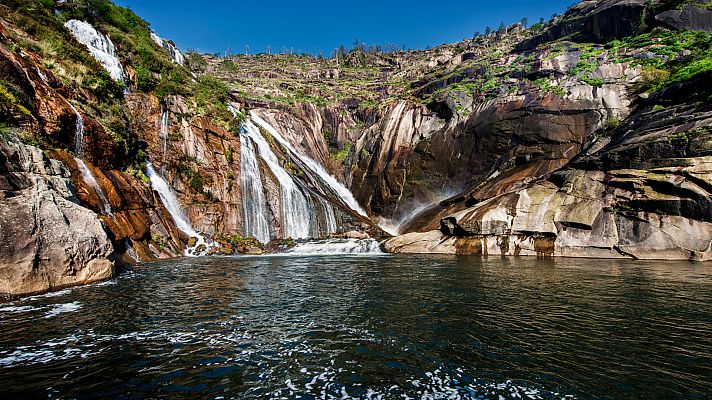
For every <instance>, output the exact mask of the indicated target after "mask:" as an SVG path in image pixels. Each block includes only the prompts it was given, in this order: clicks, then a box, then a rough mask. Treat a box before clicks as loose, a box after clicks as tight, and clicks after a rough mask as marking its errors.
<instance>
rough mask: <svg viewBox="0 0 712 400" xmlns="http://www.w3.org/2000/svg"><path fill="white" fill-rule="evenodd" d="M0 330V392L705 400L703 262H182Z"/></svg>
mask: <svg viewBox="0 0 712 400" xmlns="http://www.w3.org/2000/svg"><path fill="white" fill-rule="evenodd" d="M0 321H1V322H0V392H2V393H4V396H3V397H4V398H48V397H51V398H105V397H119V398H145V397H168V398H247V399H251V398H254V399H258V398H260V399H261V398H304V399H309V398H348V397H358V398H372V399H376V398H383V399H389V398H485V399H502V398H505V399H508V398H524V399H527V398H532V399H539V398H544V399H549V398H556V399H561V398H580V399H591V398H598V399H621V398H626V399H648V398H656V399H657V398H661V399H662V398H691V399H692V398H694V399H702V398H710V397H712V386H711V385H710V377H711V376H712V334H711V333H712V268H710V266H708V265H706V264H692V263H666V262H654V263H653V262H632V261H610V260H609V261H607V260H572V259H556V260H536V259H533V258H499V257H491V258H480V257H454V256H453V257H435V256H391V255H361V256H345V255H337V256H334V255H327V256H320V257H309V256H304V255H299V256H272V257H247V256H243V257H212V258H183V259H180V260H173V261H166V262H158V263H149V264H143V265H140V266H137V267H135V268H134V269H133V270H132V271H129V272H126V273H123V274H121V275H120V276H119V277H118V278H116V279H114V280H112V281H109V282H105V283H102V284H95V285H90V286H86V287H79V288H74V289H69V290H64V291H61V292H58V293H52V294H49V295H43V296H36V297H32V298H27V299H23V300H19V301H14V302H9V303H3V304H0Z"/></svg>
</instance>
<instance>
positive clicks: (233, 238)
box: [215, 234, 262, 247]
mask: <svg viewBox="0 0 712 400" xmlns="http://www.w3.org/2000/svg"><path fill="white" fill-rule="evenodd" d="M215 240H216V241H217V242H218V243H229V244H231V245H233V246H235V247H243V246H255V247H262V243H260V242H259V240H257V239H255V238H253V237H244V236H240V235H224V234H223V235H218V236H217V237H216V238H215Z"/></svg>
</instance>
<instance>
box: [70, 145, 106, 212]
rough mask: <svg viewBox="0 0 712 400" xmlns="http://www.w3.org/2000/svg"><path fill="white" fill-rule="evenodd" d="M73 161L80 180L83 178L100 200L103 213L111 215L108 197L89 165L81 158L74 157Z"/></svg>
mask: <svg viewBox="0 0 712 400" xmlns="http://www.w3.org/2000/svg"><path fill="white" fill-rule="evenodd" d="M74 161H75V162H76V163H77V168H79V172H81V174H82V180H84V182H86V183H87V185H89V187H91V188H92V190H93V191H94V193H96V196H97V197H99V200H101V204H102V207H103V209H104V215H108V216H111V215H112V214H111V203H109V199H108V198H107V197H106V194H105V193H104V190H103V189H102V188H101V186H100V185H99V182H97V181H96V177H95V176H94V174H93V173H92V172H91V170H90V169H89V167H87V165H86V164H85V163H84V161H83V160H82V159H80V158H77V157H74Z"/></svg>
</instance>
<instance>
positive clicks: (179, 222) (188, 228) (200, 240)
mask: <svg viewBox="0 0 712 400" xmlns="http://www.w3.org/2000/svg"><path fill="white" fill-rule="evenodd" d="M146 175H147V176H148V178H149V179H150V180H151V187H152V188H153V190H155V191H156V192H158V195H159V196H160V198H161V202H162V203H163V205H164V206H165V207H166V210H168V212H169V213H170V214H171V217H172V218H173V222H175V224H176V227H177V228H178V229H180V230H181V231H183V233H185V234H186V235H188V236H189V237H192V238H195V239H196V240H197V242H196V243H195V246H193V247H189V248H187V249H186V250H185V255H187V256H199V255H204V254H205V253H207V250H208V249H209V248H211V247H216V246H217V245H216V244H215V243H213V242H208V241H206V240H205V238H204V237H203V235H201V234H199V233H198V232H197V231H196V230H195V229H193V226H192V225H190V222H189V221H188V218H187V217H186V216H185V214H184V213H183V209H182V208H181V205H180V202H179V201H178V198H177V197H176V196H175V194H173V190H171V188H170V186H168V182H166V181H165V179H163V177H161V176H160V175H159V174H158V173H156V170H155V169H153V165H152V164H151V163H148V165H147V166H146ZM200 248H203V249H204V250H203V251H202V252H201V251H199V249H200Z"/></svg>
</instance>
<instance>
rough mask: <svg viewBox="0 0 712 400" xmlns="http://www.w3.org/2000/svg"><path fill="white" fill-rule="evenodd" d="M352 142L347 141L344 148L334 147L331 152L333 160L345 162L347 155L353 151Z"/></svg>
mask: <svg viewBox="0 0 712 400" xmlns="http://www.w3.org/2000/svg"><path fill="white" fill-rule="evenodd" d="M351 146H352V145H351V143H350V142H346V143H345V144H344V148H343V149H341V150H338V149H332V151H331V152H330V156H331V158H332V159H333V160H336V161H339V162H342V163H343V162H344V160H346V157H348V155H349V153H350V152H351Z"/></svg>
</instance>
